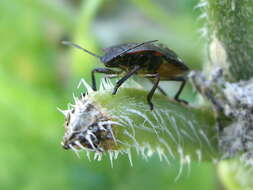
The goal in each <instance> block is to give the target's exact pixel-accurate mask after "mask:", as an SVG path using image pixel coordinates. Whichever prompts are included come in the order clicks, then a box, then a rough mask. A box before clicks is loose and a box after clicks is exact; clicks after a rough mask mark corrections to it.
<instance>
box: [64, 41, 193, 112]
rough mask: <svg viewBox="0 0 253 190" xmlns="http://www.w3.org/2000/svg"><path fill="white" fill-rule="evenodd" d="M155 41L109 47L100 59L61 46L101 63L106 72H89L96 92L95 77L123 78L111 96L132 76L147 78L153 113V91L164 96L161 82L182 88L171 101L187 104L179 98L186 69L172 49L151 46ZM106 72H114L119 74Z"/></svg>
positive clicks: (148, 100) (94, 70)
mask: <svg viewBox="0 0 253 190" xmlns="http://www.w3.org/2000/svg"><path fill="white" fill-rule="evenodd" d="M157 41H158V40H152V41H147V42H143V43H126V44H120V45H116V46H112V47H109V48H105V49H103V50H104V52H105V54H104V55H103V56H99V55H96V54H94V53H92V52H90V51H88V50H86V49H83V48H82V47H80V46H78V45H76V44H74V43H71V42H64V44H66V45H71V46H74V47H76V48H79V49H81V50H83V51H85V52H86V53H89V54H90V55H92V56H94V57H97V58H99V59H100V61H101V62H103V63H104V65H105V67H106V68H95V69H93V70H92V72H91V78H92V88H93V90H97V88H96V80H95V73H104V74H107V75H110V76H111V77H118V76H120V75H122V74H123V77H122V78H121V79H120V80H118V81H117V83H116V85H115V87H114V90H113V92H112V94H113V95H114V94H116V92H117V90H118V88H119V87H120V86H121V85H122V84H123V83H124V82H125V81H126V80H127V79H128V78H130V77H131V76H132V75H134V74H136V75H139V76H142V77H145V78H149V79H150V80H151V81H152V82H153V87H152V89H151V90H150V92H149V93H148V95H147V102H148V104H149V106H150V109H151V110H152V109H153V104H152V102H151V99H152V96H153V95H154V92H155V90H156V89H157V88H158V89H159V90H160V91H161V93H162V94H164V95H166V94H165V93H164V91H163V90H162V89H161V88H160V87H159V86H158V84H159V81H160V80H166V81H181V82H182V83H181V86H180V88H179V90H178V92H177V93H176V95H175V97H174V98H175V100H176V101H179V102H184V103H186V101H184V100H180V99H179V95H180V93H181V92H182V90H183V88H184V85H185V83H186V74H187V73H188V71H189V68H188V67H187V66H186V65H185V64H184V62H183V61H182V60H181V59H180V58H179V57H178V56H177V55H176V53H174V52H173V51H172V50H171V49H169V48H165V47H162V46H160V45H155V44H153V43H154V42H157ZM109 68H117V69H118V71H115V70H112V69H109Z"/></svg>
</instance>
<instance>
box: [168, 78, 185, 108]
mask: <svg viewBox="0 0 253 190" xmlns="http://www.w3.org/2000/svg"><path fill="white" fill-rule="evenodd" d="M170 80H171V81H179V82H182V83H181V85H180V87H179V89H178V91H177V93H176V95H175V96H174V99H175V100H176V101H178V102H183V103H185V104H188V102H187V101H185V100H182V99H179V96H180V94H181V92H182V91H183V89H184V86H185V83H186V78H184V77H178V78H172V79H170Z"/></svg>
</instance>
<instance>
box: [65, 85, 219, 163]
mask: <svg viewBox="0 0 253 190" xmlns="http://www.w3.org/2000/svg"><path fill="white" fill-rule="evenodd" d="M130 83H131V85H129V86H131V88H128V87H124V86H123V87H122V88H120V89H119V92H118V93H117V94H116V95H112V90H113V85H112V83H110V81H108V80H102V82H101V86H100V89H99V90H98V91H93V90H92V88H91V87H90V86H89V85H88V84H87V83H86V82H85V81H84V80H82V81H81V83H80V84H84V86H85V88H86V89H87V94H85V95H82V97H81V98H76V97H74V104H72V105H70V106H69V108H68V109H67V110H61V112H62V113H63V114H64V115H65V117H66V123H65V129H66V132H65V136H64V138H63V142H62V145H63V147H64V148H66V149H72V150H73V151H75V152H76V153H77V155H78V152H79V151H80V150H85V151H87V154H89V152H94V153H95V154H94V156H95V157H96V158H98V159H101V157H102V155H103V153H105V152H109V156H110V159H111V161H112V160H113V159H116V158H117V155H118V154H119V153H127V154H128V156H129V160H130V163H131V164H132V161H131V151H132V150H136V151H137V152H138V154H139V155H141V156H142V157H144V158H145V159H146V158H148V157H149V156H151V155H153V153H158V155H159V157H160V159H161V160H165V161H167V162H170V160H171V159H179V160H180V161H181V163H182V164H184V163H186V164H190V162H191V160H192V159H194V160H196V161H203V160H206V161H210V160H215V159H217V158H218V149H217V148H218V146H217V145H218V144H217V139H216V138H215V135H216V134H217V130H216V128H215V117H214V115H213V112H212V111H210V109H209V108H208V107H201V108H199V107H194V106H189V105H185V104H182V103H178V102H176V101H175V100H171V99H169V98H168V97H165V96H163V95H160V94H156V95H155V96H154V98H153V103H154V105H155V108H154V110H152V111H151V110H150V108H149V105H148V104H147V102H146V93H147V92H146V91H145V90H143V89H142V88H140V87H138V85H135V87H133V85H134V82H130Z"/></svg>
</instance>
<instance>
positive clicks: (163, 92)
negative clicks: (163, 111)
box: [149, 79, 167, 96]
mask: <svg viewBox="0 0 253 190" xmlns="http://www.w3.org/2000/svg"><path fill="white" fill-rule="evenodd" d="M149 81H150V82H151V83H153V84H155V81H153V80H151V79H149ZM157 88H158V90H159V91H160V92H161V94H162V95H164V96H167V94H166V92H165V91H164V90H163V89H162V88H161V87H160V86H159V85H158V86H157Z"/></svg>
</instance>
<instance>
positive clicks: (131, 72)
mask: <svg viewBox="0 0 253 190" xmlns="http://www.w3.org/2000/svg"><path fill="white" fill-rule="evenodd" d="M140 69H141V67H140V66H139V65H137V66H135V67H134V68H133V69H132V70H130V71H129V72H128V73H127V74H126V75H125V76H123V77H122V78H121V79H120V80H118V81H117V83H116V85H115V87H114V90H113V92H112V94H113V95H115V94H116V92H117V90H118V88H119V87H120V86H121V85H122V84H123V83H124V82H125V81H126V80H127V79H129V78H130V77H131V76H132V75H134V74H135V73H136V72H137V71H138V70H140Z"/></svg>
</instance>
